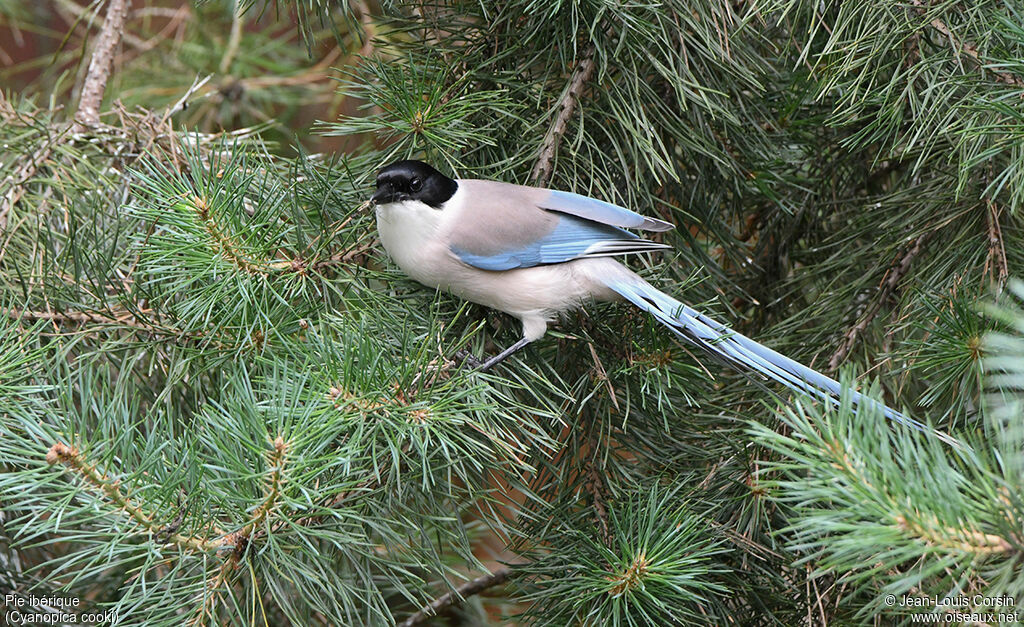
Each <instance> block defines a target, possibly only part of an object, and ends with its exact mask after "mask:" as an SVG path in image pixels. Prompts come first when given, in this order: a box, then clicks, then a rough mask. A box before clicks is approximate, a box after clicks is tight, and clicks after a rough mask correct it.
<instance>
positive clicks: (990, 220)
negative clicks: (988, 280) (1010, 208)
mask: <svg viewBox="0 0 1024 627" xmlns="http://www.w3.org/2000/svg"><path fill="white" fill-rule="evenodd" d="M985 206H986V212H985V218H986V220H985V221H986V223H987V225H988V255H987V256H986V257H985V268H984V270H983V271H982V276H985V275H988V274H989V273H990V272H991V273H992V278H993V279H994V281H995V285H996V289H997V290H1001V289H1003V286H1004V285H1006V281H1007V279H1009V277H1010V271H1009V265H1008V263H1007V261H1006V245H1005V244H1004V243H1003V227H1002V226H1001V225H1000V224H999V214H1000V213H1001V210H1000V208H999V207H998V206H997V205H996V202H995V201H994V200H992V199H991V198H986V199H985Z"/></svg>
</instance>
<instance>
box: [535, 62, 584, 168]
mask: <svg viewBox="0 0 1024 627" xmlns="http://www.w3.org/2000/svg"><path fill="white" fill-rule="evenodd" d="M595 51H596V49H595V48H594V46H593V45H591V46H590V47H588V48H587V51H586V52H585V53H584V54H583V59H582V60H581V61H580V63H579V65H577V66H576V70H575V71H574V72H573V74H572V80H571V81H569V86H568V87H566V89H565V92H563V93H562V98H561V100H559V102H558V106H557V107H555V110H556V111H558V113H557V114H556V116H555V121H554V123H553V124H552V125H551V128H549V129H548V133H547V135H545V136H544V141H543V142H542V143H541V145H540V154H539V155H537V165H535V166H534V167H533V174H532V175H531V176H532V177H533V180H534V181H535V182H536V183H537V184H538V185H547V183H548V181H549V180H550V179H551V172H552V170H553V168H554V162H555V153H556V152H558V144H559V143H561V141H562V136H563V135H565V129H566V127H567V126H568V125H569V119H570V118H572V115H573V113H575V112H576V105H577V103H578V102H579V99H580V96H581V95H582V94H583V88H584V86H585V85H586V83H587V81H589V80H590V77H591V76H593V75H594V68H595V67H596V64H595V63H594V53H595Z"/></svg>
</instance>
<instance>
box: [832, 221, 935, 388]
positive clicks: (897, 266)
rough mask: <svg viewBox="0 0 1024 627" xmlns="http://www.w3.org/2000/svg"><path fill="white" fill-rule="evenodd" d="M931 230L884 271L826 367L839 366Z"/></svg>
mask: <svg viewBox="0 0 1024 627" xmlns="http://www.w3.org/2000/svg"><path fill="white" fill-rule="evenodd" d="M932 233H933V232H931V231H930V232H928V233H925V234H924V235H921V236H920V237H918V238H917V239H916V240H914V243H913V244H912V245H911V246H910V247H909V250H907V251H906V252H905V253H904V254H903V255H902V256H901V257H900V258H899V261H898V262H897V263H894V264H893V266H892V267H891V268H889V271H888V272H887V273H886V276H885V278H883V279H882V285H881V286H880V290H879V293H878V297H877V298H875V300H874V302H873V303H871V304H870V305H869V306H868V309H867V311H865V312H864V315H862V316H861V318H860V320H859V321H857V324H855V325H853V326H852V327H850V329H849V330H848V331H847V332H846V334H845V337H844V338H843V343H842V344H841V345H840V346H839V349H838V350H836V352H835V354H833V355H832V358H831V359H829V361H828V367H829V369H830V370H835V369H836V368H838V367H839V364H840V363H842V361H843V360H844V359H846V356H847V355H849V354H850V351H851V350H852V349H853V345H854V344H855V343H856V342H857V337H858V336H859V335H860V334H861V333H862V332H863V331H864V330H865V329H867V328H868V325H869V324H871V321H872V320H874V319H875V316H877V315H878V311H879V310H880V309H881V308H882V304H883V303H885V301H887V300H889V297H890V296H892V294H893V293H894V292H895V291H896V288H897V286H899V284H900V282H901V281H903V278H904V277H905V276H907V273H908V272H910V267H911V266H912V265H913V263H914V259H916V258H917V256H918V255H919V254H920V253H921V248H922V247H923V246H924V243H925V242H926V241H928V239H929V238H930V237H931V235H932Z"/></svg>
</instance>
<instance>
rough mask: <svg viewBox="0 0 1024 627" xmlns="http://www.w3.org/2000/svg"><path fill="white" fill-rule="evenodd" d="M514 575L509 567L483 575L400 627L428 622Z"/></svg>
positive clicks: (433, 602)
mask: <svg viewBox="0 0 1024 627" xmlns="http://www.w3.org/2000/svg"><path fill="white" fill-rule="evenodd" d="M512 575H513V573H512V569H511V568H509V567H508V566H502V567H501V568H499V569H497V570H495V571H494V572H493V573H491V574H489V575H481V576H479V577H477V578H476V579H473V580H472V581H467V582H466V583H464V584H462V585H461V586H459V587H458V588H456V589H455V591H454V592H448V593H446V594H443V595H441V596H439V597H438V598H436V599H434V600H433V601H431V603H430V605H427V606H426V607H424V608H423V609H421V610H420V611H418V612H416V613H415V614H413V615H412V616H410V617H409V618H407V619H405V620H404V621H402V622H401V623H399V627H413V626H414V625H419V624H420V623H423V622H426V621H427V620H428V619H430V618H431V617H433V616H437V614H438V613H440V612H441V611H442V610H444V609H446V608H448V607H450V606H452V605H454V604H455V603H457V602H458V601H460V600H463V599H466V598H468V597H471V596H473V595H474V594H478V593H480V592H483V591H484V590H486V589H488V588H492V587H494V586H498V585H501V584H503V583H505V582H506V581H507V580H508V579H509V577H511V576H512Z"/></svg>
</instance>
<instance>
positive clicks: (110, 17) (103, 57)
mask: <svg viewBox="0 0 1024 627" xmlns="http://www.w3.org/2000/svg"><path fill="white" fill-rule="evenodd" d="M130 4H131V0H110V6H109V8H107V18H106V19H105V20H104V21H103V30H101V31H100V34H99V37H98V38H97V39H96V47H95V48H94V49H93V51H92V58H91V59H90V60H89V71H88V72H87V73H86V75H85V82H83V83H82V97H81V99H80V100H79V101H78V115H77V120H78V123H79V127H80V128H79V130H83V129H82V128H81V127H84V126H92V125H95V124H99V121H100V103H102V102H103V92H104V90H106V88H107V79H109V78H110V70H111V67H112V66H113V64H114V50H115V49H116V48H117V46H118V44H119V43H121V38H122V36H123V35H124V23H125V20H126V19H127V18H128V6H129V5H130Z"/></svg>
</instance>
